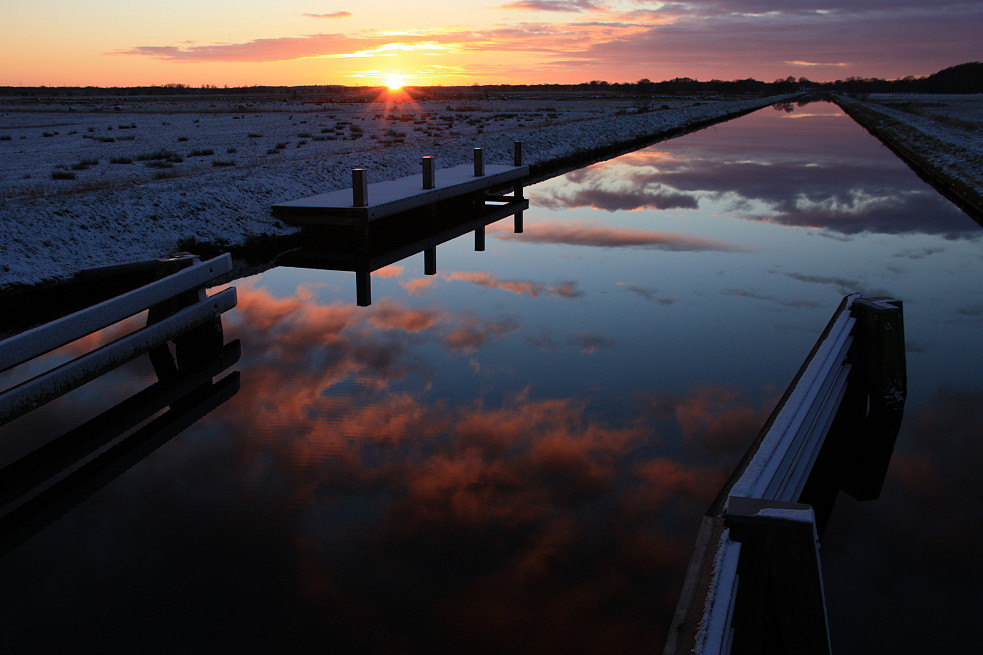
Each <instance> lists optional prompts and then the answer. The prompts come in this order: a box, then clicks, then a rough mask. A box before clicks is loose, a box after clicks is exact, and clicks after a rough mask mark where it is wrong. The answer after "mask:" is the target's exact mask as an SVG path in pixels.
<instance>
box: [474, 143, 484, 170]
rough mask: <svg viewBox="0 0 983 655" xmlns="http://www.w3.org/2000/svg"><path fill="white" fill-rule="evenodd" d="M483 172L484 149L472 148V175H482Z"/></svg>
mask: <svg viewBox="0 0 983 655" xmlns="http://www.w3.org/2000/svg"><path fill="white" fill-rule="evenodd" d="M484 174H485V151H484V150H482V149H481V148H475V149H474V176H475V177H482V176H484Z"/></svg>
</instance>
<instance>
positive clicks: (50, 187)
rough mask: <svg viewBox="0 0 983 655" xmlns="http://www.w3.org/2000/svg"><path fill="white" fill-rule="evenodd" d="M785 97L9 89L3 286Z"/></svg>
mask: <svg viewBox="0 0 983 655" xmlns="http://www.w3.org/2000/svg"><path fill="white" fill-rule="evenodd" d="M782 99H783V97H775V98H768V99H742V100H665V101H663V100H659V101H657V102H656V103H655V104H654V106H653V107H652V110H650V111H644V112H639V111H637V109H636V106H635V105H636V104H637V103H635V102H633V101H630V100H610V99H574V100H571V99H520V100H514V99H513V100H507V99H498V100H482V101H480V102H473V101H453V102H448V101H439V102H438V101H424V102H420V103H417V102H402V103H394V102H373V103H330V102H324V103H314V102H291V101H286V100H281V101H251V100H248V99H236V100H231V101H228V100H221V99H191V100H189V99H175V100H170V99H149V98H148V99H129V98H127V99H123V98H118V99H113V98H103V99H84V98H72V99H68V98H66V99H64V100H59V101H51V100H48V101H45V102H43V103H42V102H40V101H37V100H31V99H11V98H7V99H0V228H2V232H3V239H2V241H0V287H4V286H8V285H11V284H18V283H20V284H32V283H35V282H38V281H42V280H44V279H51V278H60V277H66V276H70V275H72V274H73V273H75V272H76V271H79V270H82V269H85V268H91V267H96V266H103V265H109V264H116V263H122V262H128V261H138V260H145V259H152V258H155V257H159V256H162V255H166V254H168V253H170V252H173V251H174V250H176V249H178V243H179V241H180V240H182V239H196V240H199V241H208V242H219V243H228V244H231V245H235V244H241V243H244V242H245V241H246V240H247V239H248V238H249V237H251V236H256V235H277V234H287V233H290V232H291V231H293V230H294V228H290V227H288V226H285V225H282V224H280V222H279V221H277V220H276V219H274V218H273V217H272V215H271V213H270V206H271V205H273V204H275V203H278V202H282V201H285V200H292V199H295V198H302V197H305V196H308V195H312V194H315V193H322V192H325V191H330V190H334V189H341V188H345V187H348V186H350V172H349V171H350V169H351V168H352V167H356V166H357V167H363V168H366V169H368V174H369V181H370V182H374V181H381V180H387V179H394V178H397V177H402V176H405V175H411V174H414V173H417V172H419V167H420V163H419V158H420V156H422V155H433V156H435V157H436V163H437V166H438V168H444V167H448V166H453V165H457V164H461V163H466V162H467V161H469V158H470V157H471V152H472V148H474V147H482V148H484V149H485V161H486V162H488V163H506V162H510V161H511V152H512V143H513V141H521V142H522V143H523V153H524V156H525V160H526V163H530V164H544V163H548V162H550V161H551V160H556V159H558V158H562V157H566V156H569V155H571V154H574V153H577V152H580V151H586V150H591V149H594V148H600V147H604V146H606V145H611V144H615V143H619V142H625V141H629V140H631V139H634V138H639V137H642V136H646V135H652V136H657V135H659V134H661V133H667V132H670V131H672V130H676V129H679V128H685V127H687V126H689V125H693V124H696V123H700V122H703V121H707V120H713V119H715V118H717V117H723V116H726V115H729V114H732V113H735V112H739V111H742V110H747V109H751V108H756V107H760V106H765V105H768V104H771V103H772V102H776V101H779V100H782Z"/></svg>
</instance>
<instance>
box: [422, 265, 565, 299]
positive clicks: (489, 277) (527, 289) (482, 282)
mask: <svg viewBox="0 0 983 655" xmlns="http://www.w3.org/2000/svg"><path fill="white" fill-rule="evenodd" d="M441 277H442V278H443V279H444V280H446V281H448V282H470V283H471V284H476V285H478V286H480V287H485V288H488V289H499V290H501V291H508V292H509V293H515V294H518V295H520V296H528V297H530V298H537V297H539V296H540V295H543V294H545V295H547V296H553V297H556V298H579V297H581V296H582V295H583V292H582V291H580V290H579V289H578V288H577V283H576V282H560V283H558V284H556V285H554V286H550V285H546V284H543V283H541V282H533V281H531V280H503V279H500V278H499V277H498V275H496V274H494V273H489V272H487V271H452V272H449V273H444V274H443V275H441Z"/></svg>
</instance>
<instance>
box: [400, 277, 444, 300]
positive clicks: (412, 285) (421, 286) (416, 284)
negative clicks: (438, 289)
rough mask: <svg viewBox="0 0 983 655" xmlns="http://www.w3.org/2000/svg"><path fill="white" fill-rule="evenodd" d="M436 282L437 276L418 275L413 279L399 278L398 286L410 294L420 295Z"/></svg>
mask: <svg viewBox="0 0 983 655" xmlns="http://www.w3.org/2000/svg"><path fill="white" fill-rule="evenodd" d="M436 284H437V278H434V277H420V278H416V279H413V280H400V281H399V286H401V287H403V288H404V289H406V291H407V293H409V294H410V295H411V296H422V295H424V294H425V293H427V292H428V291H430V289H432V288H433V287H434V285H436Z"/></svg>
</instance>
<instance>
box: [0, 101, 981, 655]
mask: <svg viewBox="0 0 983 655" xmlns="http://www.w3.org/2000/svg"><path fill="white" fill-rule="evenodd" d="M526 195H527V197H528V198H529V199H530V203H531V205H530V209H529V210H528V211H526V212H525V216H524V230H523V232H522V233H519V234H516V233H514V232H513V229H512V223H511V219H506V220H503V221H500V222H498V223H494V224H492V225H491V226H489V227H488V229H487V239H486V248H485V250H484V251H482V252H476V251H475V248H474V245H475V244H474V239H473V238H471V237H470V236H467V235H466V236H462V237H460V238H458V239H455V240H453V241H450V242H448V243H446V244H443V245H441V246H439V247H438V249H437V271H436V274H434V275H427V274H425V272H424V258H423V255H422V254H421V255H416V256H413V257H410V258H408V259H405V260H402V261H399V262H397V263H395V264H392V265H389V266H386V267H385V268H383V269H381V270H379V271H377V272H376V273H374V274H373V276H372V300H373V302H372V304H371V306H369V307H358V306H356V304H355V281H354V276H353V275H352V274H351V273H346V272H340V271H331V270H315V269H306V268H292V267H285V266H281V267H277V268H272V269H270V270H268V271H266V272H264V273H262V274H259V275H255V276H252V277H248V278H244V279H240V280H237V281H235V282H234V283H233V284H234V286H236V287H237V290H238V297H239V302H238V306H237V308H236V309H235V310H234V311H232V312H229V313H227V314H226V315H225V316H224V325H225V336H226V339H227V340H235V339H237V340H239V341H240V342H241V357H240V358H239V360H238V362H237V363H236V364H235V365H234V366H233V367H231V368H230V369H229V370H230V371H235V372H237V375H238V377H237V379H236V380H235V383H236V385H235V386H234V387H233V390H234V391H235V393H234V394H231V396H230V397H228V398H227V399H225V400H224V402H221V403H220V404H218V406H217V407H215V408H214V409H212V410H211V411H210V412H208V413H207V415H205V416H203V417H202V418H200V419H199V420H197V421H196V422H195V423H194V424H193V425H191V426H190V427H187V428H186V429H184V430H183V431H180V432H179V433H178V434H176V435H175V436H173V437H171V438H169V439H167V440H165V441H163V442H162V443H161V444H160V445H159V447H158V448H157V449H156V450H154V451H153V452H152V453H150V454H149V455H147V456H146V457H145V458H143V459H142V461H140V462H139V463H137V464H136V465H134V466H132V468H129V469H128V470H125V471H123V472H122V473H121V474H120V475H119V476H118V477H116V478H115V479H113V480H112V481H111V482H109V483H108V484H104V485H102V486H98V487H96V488H94V489H92V490H90V491H88V492H86V493H82V494H81V495H78V496H77V497H75V498H73V499H72V500H71V501H70V502H67V503H62V504H61V506H60V509H58V510H57V511H52V512H50V516H49V517H48V519H47V520H44V521H41V522H40V523H39V524H38V525H40V526H41V527H40V528H38V529H35V530H33V531H31V532H30V533H29V534H25V535H21V536H19V537H11V538H9V539H7V541H6V542H5V545H4V550H5V552H6V554H5V555H3V557H2V558H0V607H2V610H3V611H2V613H0V616H2V618H0V624H2V625H0V634H2V635H3V636H2V640H3V651H4V652H6V653H21V652H24V653H28V652H38V653H42V652H60V651H61V652H98V653H124V652H126V653H129V652H142V653H155V652H160V653H178V652H188V653H192V652H194V653H198V652H202V653H214V652H239V653H252V652H256V653H267V652H269V653H274V652H275V653H320V652H326V651H330V652H357V653H511V654H520V653H532V652H536V653H543V652H546V653H552V652H555V653H561V652H562V653H607V652H620V653H653V652H660V651H661V648H662V644H663V642H664V640H665V637H666V629H667V626H668V624H669V622H670V619H671V616H672V612H673V610H674V608H675V603H676V598H677V594H678V591H679V584H680V582H681V580H682V577H683V573H684V569H685V566H686V563H687V561H688V559H689V551H690V548H691V547H692V544H693V540H694V538H695V536H696V532H697V528H698V524H699V518H700V516H701V514H702V513H703V512H704V511H705V509H706V507H707V505H708V504H709V503H710V501H711V500H712V499H713V497H714V495H715V494H716V492H717V491H718V489H719V488H720V486H721V484H722V483H723V482H724V480H725V479H726V477H727V476H728V474H729V473H730V472H731V470H732V468H733V466H734V465H735V463H736V462H737V461H738V459H739V458H740V456H741V454H742V453H743V452H744V450H745V449H746V448H747V446H748V445H749V443H750V442H751V441H752V440H753V438H754V437H755V435H756V434H757V432H758V430H759V429H760V427H761V425H762V424H763V422H764V421H765V419H766V418H767V416H768V414H769V412H770V411H771V409H772V408H773V407H774V406H775V403H776V402H777V401H778V400H779V398H780V397H781V394H782V392H783V390H784V388H785V386H786V385H787V384H788V383H789V382H790V381H791V379H792V377H793V375H794V374H795V372H796V370H797V368H798V367H799V365H800V364H801V362H802V360H803V359H804V358H805V356H806V355H807V354H808V352H809V349H810V347H811V346H812V344H813V342H814V341H815V340H816V338H817V337H818V335H819V333H820V331H821V330H822V328H823V326H824V325H825V323H826V321H827V319H828V318H829V316H830V315H831V313H832V312H833V310H834V309H835V308H836V306H837V304H838V303H839V302H840V299H841V298H842V297H843V296H844V295H846V294H848V293H852V292H855V291H860V292H862V293H863V294H864V295H868V296H878V295H886V296H892V297H895V298H899V299H901V300H902V301H903V302H904V308H905V320H906V324H905V330H906V336H907V357H908V360H907V361H908V376H909V396H908V401H907V405H906V409H905V422H904V425H903V427H902V431H901V434H900V436H899V439H898V443H897V446H896V448H895V451H894V456H893V459H892V462H891V465H890V468H889V470H888V475H887V479H886V481H885V484H884V488H883V490H882V494H881V498H880V499H879V500H877V501H872V502H864V503H859V502H857V501H854V500H853V499H851V498H849V497H848V496H846V495H845V494H841V496H840V497H839V499H838V500H837V503H836V507H835V509H834V510H833V514H832V518H831V521H830V524H829V527H828V530H827V533H826V535H825V537H824V541H823V545H822V558H823V568H824V571H823V572H824V576H825V581H826V594H827V600H828V602H829V605H830V617H831V618H830V620H831V638H832V643H833V648H834V651H835V652H837V653H866V652H871V651H873V650H877V651H891V652H897V653H903V652H926V651H936V652H938V651H944V650H946V649H950V650H952V651H955V650H957V649H960V647H965V646H966V645H967V644H969V643H975V641H977V639H978V637H977V636H976V626H975V623H974V621H973V619H974V618H975V616H976V612H977V609H976V607H977V602H976V601H975V600H974V598H975V596H976V593H975V592H976V591H978V590H979V589H980V588H981V583H983V570H981V566H980V564H979V558H978V556H977V555H976V552H975V551H976V550H977V547H978V546H977V545H978V544H979V543H980V541H981V538H983V534H981V532H983V529H981V525H983V524H981V522H980V521H979V518H978V504H979V501H980V500H981V499H983V489H981V477H980V476H979V475H978V474H977V472H976V469H977V468H978V462H979V461H980V459H981V456H983V452H981V451H983V447H981V443H983V442H981V439H980V437H981V436H983V415H981V413H980V411H979V408H980V407H983V380H981V376H980V370H981V367H983V349H981V348H980V347H979V346H978V341H979V338H980V335H981V328H983V287H981V285H980V283H979V281H980V276H981V273H983V240H981V237H983V231H981V228H980V226H979V225H977V224H976V223H974V222H973V221H972V220H971V219H970V218H968V217H967V216H966V215H965V214H963V213H962V212H960V211H959V210H958V209H956V208H955V207H954V206H953V205H951V204H950V203H949V202H948V201H946V200H945V199H943V198H942V197H941V196H939V194H937V193H936V192H935V191H934V190H933V189H932V188H931V187H929V186H927V185H926V184H925V183H923V182H922V181H921V180H919V179H918V177H917V176H916V175H915V174H913V173H912V172H911V171H910V170H909V169H908V168H907V167H906V166H905V165H904V164H903V163H901V162H900V161H899V160H898V159H897V158H895V157H894V156H893V155H892V154H891V153H890V152H889V151H888V150H887V149H886V148H884V147H883V146H882V145H881V144H880V143H879V142H877V141H876V140H875V139H873V138H872V137H870V136H869V135H868V134H867V133H866V132H864V130H863V129H861V128H860V127H859V126H857V125H856V124H855V123H854V122H852V121H851V120H850V119H849V118H848V117H846V116H845V115H844V114H843V113H842V112H841V111H840V110H839V109H838V108H837V107H836V106H835V105H832V104H829V103H811V104H806V105H803V106H798V107H792V106H784V107H776V108H768V109H763V110H760V111H757V112H755V113H753V114H750V115H747V116H745V117H742V118H740V119H737V120H734V121H731V122H729V123H726V124H722V125H718V126H716V127H713V128H710V129H706V130H703V131H701V132H698V133H694V134H690V135H687V136H684V137H680V138H677V139H673V140H670V141H667V142H663V143H658V144H655V145H653V146H651V147H648V148H645V149H642V150H639V151H636V152H633V153H630V154H627V155H624V156H622V157H619V158H616V159H612V160H610V161H606V162H602V163H599V164H596V165H594V166H589V167H586V168H583V169H580V170H577V171H573V172H571V173H568V174H566V175H563V176H560V177H557V178H553V179H550V180H547V181H544V182H541V183H539V184H536V185H533V186H531V187H528V188H527V189H526ZM120 329H125V326H123V327H121V328H120ZM105 338H106V336H105V335H96V336H93V337H92V338H90V339H88V340H86V344H84V345H85V346H89V347H91V346H92V345H93V343H95V342H98V341H100V340H104V339H105ZM82 347H83V345H80V344H76V345H74V346H70V347H68V348H66V349H65V350H64V351H63V352H62V353H60V354H56V355H53V356H52V357H51V358H50V360H51V361H57V360H58V358H64V357H67V356H68V355H69V354H71V353H72V352H75V351H78V350H79V349H81V348H82ZM145 359H146V358H144V360H145ZM144 360H137V361H134V362H132V363H131V364H128V365H126V366H125V367H123V368H120V369H118V370H117V371H115V372H113V373H111V374H108V375H106V376H104V377H103V378H101V379H99V380H98V381H96V382H93V383H90V384H89V385H87V386H86V387H83V388H81V389H79V390H77V391H74V392H72V393H71V394H68V395H67V396H64V397H63V398H61V399H59V400H57V401H55V402H53V403H51V404H49V405H48V406H45V407H43V408H40V409H39V410H37V411H35V412H32V413H31V414H28V415H26V416H24V417H22V418H20V419H17V420H15V421H13V422H12V423H10V424H8V425H6V426H3V427H2V428H0V465H6V464H9V463H10V462H13V461H14V460H16V459H17V458H19V457H21V456H23V455H24V454H25V453H27V452H28V451H30V450H31V449H32V448H33V447H36V446H37V445H39V444H40V443H43V442H44V441H47V440H49V439H51V438H54V437H56V436H58V435H59V434H61V433H63V432H65V431H67V430H70V429H72V428H73V427H74V426H76V425H78V424H80V423H82V422H83V421H85V420H87V419H88V418H90V417H92V416H95V415H96V414H98V413H99V412H102V411H104V410H106V409H108V408H110V407H112V406H113V405H114V403H118V402H120V401H121V400H122V399H123V398H125V397H126V396H127V395H128V394H131V393H133V392H135V391H137V390H139V389H141V388H144V387H147V386H149V385H150V384H152V383H153V382H154V381H155V379H156V378H155V376H154V372H153V369H152V367H151V365H150V363H149V362H148V361H144ZM40 365H41V364H37V366H40ZM32 366H34V365H32ZM28 368H29V367H28ZM15 374H16V375H20V376H24V375H26V374H27V373H26V372H25V371H24V370H20V371H15ZM233 375H236V373H233Z"/></svg>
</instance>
